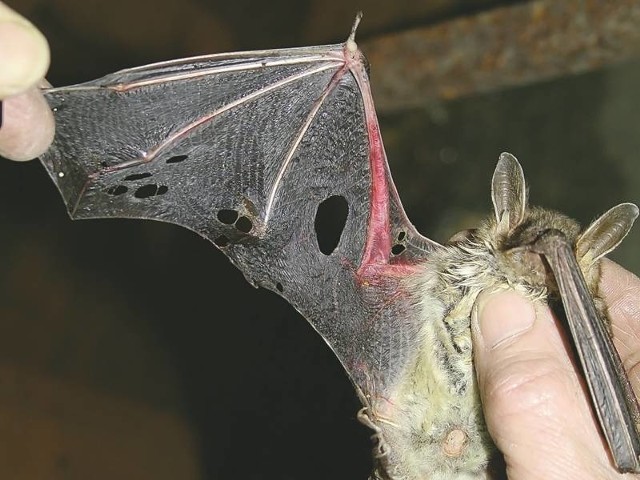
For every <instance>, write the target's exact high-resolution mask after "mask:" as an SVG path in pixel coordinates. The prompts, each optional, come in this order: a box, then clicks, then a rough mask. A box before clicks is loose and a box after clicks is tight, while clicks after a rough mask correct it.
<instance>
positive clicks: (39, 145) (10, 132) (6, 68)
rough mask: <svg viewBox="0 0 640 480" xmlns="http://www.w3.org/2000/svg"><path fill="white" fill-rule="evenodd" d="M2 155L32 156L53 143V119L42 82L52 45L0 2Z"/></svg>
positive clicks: (15, 158) (0, 134) (37, 154)
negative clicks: (41, 90)
mask: <svg viewBox="0 0 640 480" xmlns="http://www.w3.org/2000/svg"><path fill="white" fill-rule="evenodd" d="M0 64H1V65H2V68H0V101H1V102H2V107H1V108H2V111H1V112H0V113H1V117H0V118H1V120H2V125H1V126H0V156H2V157H5V158H8V159H11V160H30V159H32V158H35V157H37V156H39V155H41V154H42V153H43V152H44V151H45V150H46V149H47V148H48V147H49V145H50V144H51V141H52V140H53V133H54V122H53V115H52V113H51V110H50V109H49V107H48V106H47V103H46V102H45V100H44V98H43V97H42V94H41V93H40V90H39V86H40V85H41V83H42V82H43V79H44V76H45V74H46V72H47V69H48V68H49V46H48V44H47V41H46V39H45V38H44V36H43V35H42V34H41V33H40V32H39V31H38V30H37V29H36V28H35V27H34V26H33V25H32V24H31V23H30V22H29V21H27V20H26V19H24V18H23V17H21V16H20V15H18V14H17V13H16V12H15V11H13V10H12V9H10V8H9V7H8V6H6V5H5V4H4V3H2V2H0Z"/></svg>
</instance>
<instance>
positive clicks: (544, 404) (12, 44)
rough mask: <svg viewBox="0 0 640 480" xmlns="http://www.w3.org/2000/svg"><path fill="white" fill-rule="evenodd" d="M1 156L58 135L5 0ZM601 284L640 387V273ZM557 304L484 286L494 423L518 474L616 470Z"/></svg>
mask: <svg viewBox="0 0 640 480" xmlns="http://www.w3.org/2000/svg"><path fill="white" fill-rule="evenodd" d="M0 59H1V64H2V69H0V100H2V105H3V109H2V110H3V111H2V114H3V115H2V125H1V126H0V156H3V157H5V158H8V159H12V160H29V159H32V158H34V157H37V156H39V155H40V154H42V153H43V152H44V151H45V150H46V149H47V148H48V146H49V144H50V143H51V141H52V139H53V132H54V121H53V116H52V114H51V111H50V110H49V108H48V107H47V105H46V102H45V101H44V99H43V97H42V95H41V94H40V91H39V88H38V86H39V85H40V84H41V82H42V81H43V78H44V75H45V73H46V71H47V68H48V66H49V47H48V45H47V42H46V39H45V38H44V36H42V34H41V33H40V32H38V30H37V29H36V28H35V27H34V26H33V25H32V24H30V23H29V22H28V21H27V20H25V19H24V18H22V17H20V16H19V15H18V14H17V13H15V12H14V11H13V10H11V9H9V8H8V7H7V6H6V5H4V4H3V3H1V2H0ZM601 289H602V294H603V296H604V299H605V302H606V303H607V305H608V306H609V312H610V315H611V318H612V321H613V333H614V336H615V339H616V345H617V347H618V349H619V350H620V353H621V356H622V359H623V362H624V363H625V365H626V366H627V369H628V370H629V372H630V378H631V383H632V385H633V387H634V389H636V390H635V391H636V392H637V391H638V387H640V377H639V372H640V369H638V368H637V364H638V359H640V340H639V338H640V301H639V300H638V299H639V298H640V280H639V279H638V278H637V277H636V276H635V275H633V274H631V273H629V272H627V271H626V270H624V269H622V268H621V267H619V266H618V265H616V264H614V263H613V262H609V261H605V262H604V264H603V275H602V282H601ZM561 331H562V329H561V327H560V326H559V325H558V324H557V322H556V320H555V319H554V317H553V316H552V315H551V312H550V311H549V309H548V308H546V307H542V306H539V305H538V306H534V305H533V304H532V303H530V302H528V301H527V300H525V299H524V298H522V297H520V296H519V295H518V294H516V293H514V292H503V293H500V294H492V295H482V296H481V298H480V299H479V301H478V307H477V309H476V311H475V313H474V316H473V321H472V332H473V340H474V352H475V365H476V371H477V376H478V384H479V387H480V391H481V396H482V401H483V406H484V411H485V415H486V420H487V424H488V426H489V431H490V432H491V435H492V437H493V438H494V440H495V442H496V445H497V446H498V448H499V449H500V450H501V451H502V452H503V453H504V455H505V461H506V464H507V472H508V475H509V479H510V480H533V479H542V478H544V479H550V480H552V479H562V480H564V479H568V478H580V479H586V480H589V479H594V480H595V479H614V478H627V479H628V478H637V476H629V475H627V476H622V475H620V474H618V473H617V472H616V471H615V470H614V469H613V468H612V466H611V461H610V459H609V457H608V454H607V451H606V449H605V446H604V444H603V441H602V439H601V438H600V436H599V434H598V427H597V423H596V421H595V419H594V417H593V415H592V412H591V410H590V408H589V404H588V401H587V396H586V393H585V391H584V386H583V384H582V383H581V381H580V379H579V377H578V376H577V374H576V373H575V368H574V366H573V364H572V361H571V358H570V355H569V353H568V351H567V348H566V344H565V342H564V339H563V336H562V334H561Z"/></svg>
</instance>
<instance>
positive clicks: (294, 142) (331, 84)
mask: <svg viewBox="0 0 640 480" xmlns="http://www.w3.org/2000/svg"><path fill="white" fill-rule="evenodd" d="M347 71H348V69H347V66H346V65H344V66H343V67H342V68H340V69H339V70H338V71H337V72H336V73H335V74H334V75H333V77H332V78H331V81H330V82H329V83H328V84H327V86H326V87H325V89H324V91H323V92H322V95H320V97H319V98H318V99H317V100H316V101H315V102H314V103H313V106H312V107H311V110H310V111H309V114H308V115H307V117H306V118H305V120H304V122H303V124H302V126H301V127H300V129H299V130H298V133H297V135H296V136H295V137H294V138H293V140H292V141H291V145H290V146H289V149H288V151H287V154H286V156H285V158H284V160H283V162H282V165H281V166H280V168H279V169H278V173H277V175H276V178H275V180H274V182H273V185H272V186H271V190H270V192H269V196H268V199H267V206H266V209H265V217H264V223H265V225H267V224H268V222H269V217H270V216H271V212H272V210H273V204H274V202H275V198H276V194H277V192H278V188H279V187H280V184H281V182H282V178H283V177H284V175H285V173H286V171H287V169H288V168H289V165H290V164H291V159H292V158H293V156H294V155H295V152H296V150H297V149H298V146H299V145H300V142H301V141H302V138H303V137H304V135H305V133H306V132H307V130H308V129H309V126H310V125H311V123H312V122H313V120H314V119H315V118H316V116H317V115H318V111H319V110H320V107H322V105H323V104H324V102H325V100H326V99H327V97H328V96H329V94H331V92H333V90H334V89H335V88H336V87H337V86H338V84H339V83H340V80H341V79H342V77H343V76H344V74H345V72H347Z"/></svg>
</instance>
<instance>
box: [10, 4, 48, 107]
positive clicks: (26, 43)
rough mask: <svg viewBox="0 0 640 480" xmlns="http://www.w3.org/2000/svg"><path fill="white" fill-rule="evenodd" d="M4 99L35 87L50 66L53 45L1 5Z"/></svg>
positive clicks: (31, 26)
mask: <svg viewBox="0 0 640 480" xmlns="http://www.w3.org/2000/svg"><path fill="white" fill-rule="evenodd" d="M0 7H1V8H0V59H2V61H1V64H2V68H0V98H4V97H9V96H11V95H15V94H17V93H20V92H22V91H24V90H26V89H27V88H29V87H32V86H33V85H35V84H36V82H37V81H38V80H39V79H41V78H42V77H44V76H45V73H46V72H47V69H48V68H49V46H48V44H47V40H46V39H45V38H44V36H43V35H42V33H40V32H39V31H38V29H36V28H35V27H34V26H33V25H32V24H31V23H29V22H28V21H27V20H25V19H24V18H22V17H20V16H19V15H18V14H17V13H15V12H13V10H11V9H9V8H8V7H6V6H3V5H2V4H0Z"/></svg>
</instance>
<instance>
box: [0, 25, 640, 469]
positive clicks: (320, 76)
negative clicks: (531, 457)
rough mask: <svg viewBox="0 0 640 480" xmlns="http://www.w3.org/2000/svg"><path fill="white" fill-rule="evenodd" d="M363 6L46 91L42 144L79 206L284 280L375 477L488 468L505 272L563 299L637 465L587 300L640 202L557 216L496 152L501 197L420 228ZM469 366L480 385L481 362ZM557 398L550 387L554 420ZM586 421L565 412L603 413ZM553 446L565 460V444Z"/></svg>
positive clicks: (626, 408)
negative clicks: (480, 301)
mask: <svg viewBox="0 0 640 480" xmlns="http://www.w3.org/2000/svg"><path fill="white" fill-rule="evenodd" d="M358 20H359V19H358ZM358 20H357V21H358ZM357 21H356V24H355V25H354V28H353V31H352V34H351V36H350V37H349V39H348V40H347V41H346V42H345V43H344V44H340V45H328V46H319V47H307V48H297V49H281V50H266V51H256V52H238V53H235V54H220V55H211V56H203V57H197V58H192V59H182V60H176V61H170V62H161V63H157V64H153V65H148V66H145V67H138V68H133V69H128V70H123V71H120V72H116V73H114V74H111V75H107V76H105V77H103V78H102V79H98V80H95V81H93V82H87V83H85V84H81V85H75V86H71V87H64V88H57V89H48V90H46V92H45V95H46V98H47V101H48V102H49V105H50V107H51V110H52V111H53V112H54V113H55V115H56V121H57V123H58V127H59V128H58V131H57V132H56V140H55V141H54V145H53V146H52V148H51V149H50V150H49V151H48V152H47V153H46V154H45V155H44V156H43V157H42V158H41V161H42V163H43V165H44V166H45V168H46V169H47V170H48V173H49V175H50V177H51V179H52V180H53V181H54V183H55V184H56V185H57V187H58V189H59V190H60V193H61V194H62V196H63V198H64V200H65V203H66V204H67V208H68V211H69V213H70V215H71V216H72V217H73V218H105V217H129V218H143V219H153V220H161V221H166V222H171V223H175V224H178V225H182V226H185V227H187V228H189V229H191V230H193V231H195V232H197V233H199V234H200V235H202V236H203V237H205V238H207V239H209V240H210V241H211V242H212V243H214V244H215V245H216V246H217V247H219V248H220V249H221V250H222V251H223V252H224V253H225V254H226V255H227V256H228V257H229V258H230V259H231V261H232V262H233V263H234V264H235V265H236V266H238V267H239V268H240V269H241V270H242V271H243V273H244V274H245V276H246V278H247V280H249V282H251V283H252V284H253V285H254V286H262V287H264V288H267V289H270V290H272V291H274V292H276V293H278V294H279V295H281V296H283V297H284V298H286V299H287V300H288V301H289V302H290V303H291V304H292V305H293V306H294V307H295V308H296V309H298V311H300V312H301V313H302V314H303V315H304V316H306V317H307V319H308V320H309V322H310V323H311V324H312V326H313V327H314V328H315V329H316V330H317V331H318V332H319V333H320V334H321V335H322V336H323V338H324V339H325V341H326V342H327V343H328V344H329V346H330V347H331V348H332V350H333V351H334V353H335V354H336V356H337V357H338V359H339V361H340V362H341V363H342V365H343V366H344V367H345V369H346V370H347V373H348V374H349V376H350V378H351V380H352V381H353V383H354V386H355V388H356V391H357V393H358V394H359V396H360V399H361V400H362V403H363V405H364V408H363V409H362V411H361V413H360V415H359V418H360V419H361V420H362V421H363V423H365V424H367V425H368V426H370V427H371V428H372V429H373V430H374V439H375V448H374V457H375V461H376V469H375V471H374V474H373V477H372V478H376V479H377V478H380V479H382V478H384V479H388V480H396V479H398V480H399V479H403V480H405V479H415V480H418V479H422V478H425V477H427V478H432V479H438V480H440V479H442V480H444V479H447V480H449V479H454V478H455V479H462V478H464V479H470V478H477V479H480V478H488V477H487V475H488V474H490V471H491V467H490V466H489V461H490V460H491V458H492V457H493V453H494V452H495V449H494V445H493V442H492V439H491V438H490V436H489V433H488V432H487V426H486V425H485V423H484V420H483V412H482V410H481V405H480V401H479V400H480V397H479V393H480V392H479V391H478V389H477V385H476V382H475V376H474V373H473V366H472V350H471V332H470V328H469V327H470V323H471V319H470V317H471V315H472V310H473V308H474V305H475V303H476V298H478V296H479V295H481V294H482V293H483V292H485V291H487V290H504V289H509V288H513V289H515V290H518V291H520V292H524V293H526V294H527V295H528V297H529V298H531V299H536V300H540V301H546V300H547V299H550V300H553V299H556V300H557V299H558V298H561V299H562V302H563V304H564V306H565V312H566V315H567V319H568V322H569V326H570V328H571V333H572V336H573V338H574V341H575V344H576V349H577V352H578V353H579V358H580V360H581V363H582V365H583V370H584V372H585V377H586V379H587V384H588V386H589V390H590V393H591V396H592V398H593V402H594V406H595V411H596V412H597V415H598V417H599V420H600V425H601V426H602V428H603V430H604V431H605V434H606V435H605V436H606V439H607V442H608V446H609V449H610V451H611V452H612V453H613V457H614V463H615V465H617V466H618V468H619V470H620V471H640V470H638V469H639V468H640V467H639V466H638V452H639V451H640V445H638V442H639V440H638V435H637V431H636V428H637V427H636V420H638V419H639V418H638V417H640V415H638V407H637V403H636V400H635V397H633V398H632V392H631V388H630V386H629V383H628V381H627V380H626V377H625V375H624V372H623V371H622V367H621V363H620V361H619V359H618V357H617V354H615V351H614V350H613V347H612V344H611V340H610V339H609V336H608V333H607V332H606V331H605V329H606V327H604V323H603V322H602V321H601V319H602V315H601V314H603V313H604V312H603V311H602V309H601V308H599V309H597V308H596V306H595V305H594V302H593V300H592V299H591V296H592V295H596V294H597V293H598V292H597V290H598V289H597V280H598V278H599V277H598V276H599V263H598V260H599V259H600V258H601V257H602V256H603V255H605V254H606V253H608V252H609V251H611V250H612V249H613V248H615V246H616V245H617V244H618V243H619V242H620V241H621V240H622V238H624V236H625V235H626V233H627V231H628V230H629V228H631V224H632V223H633V220H635V218H636V216H637V214H638V209H637V207H635V205H632V204H621V205H619V206H617V207H614V208H613V209H611V210H610V211H609V212H607V213H605V214H604V215H603V216H601V217H600V218H599V219H598V220H596V221H595V222H594V223H592V225H591V226H589V227H588V228H587V229H586V230H585V231H580V228H579V226H578V225H577V224H576V223H575V222H573V221H571V220H570V219H568V218H566V217H564V216H563V215H561V214H558V213H555V212H550V211H546V210H542V209H536V208H529V207H528V205H527V199H526V185H525V183H524V175H523V173H522V169H521V167H520V164H519V163H518V162H517V160H516V159H515V158H514V157H513V156H511V155H509V154H503V155H502V156H501V158H500V161H499V162H498V167H497V168H496V171H495V173H494V177H493V182H492V199H493V203H494V207H495V208H494V215H493V216H492V217H491V218H489V219H487V221H486V222H485V223H483V224H482V225H481V227H480V228H479V229H478V230H476V231H474V232H469V233H468V235H466V236H465V235H463V236H461V237H459V238H458V239H457V240H456V241H455V242H453V243H452V244H447V245H439V244H437V243H436V242H434V241H432V240H430V239H428V238H426V237H423V236H422V235H420V234H419V233H418V232H417V230H416V229H415V228H414V227H413V226H412V225H411V223H410V222H409V220H408V219H407V217H406V215H405V213H404V211H403V208H402V205H401V203H400V199H399V196H398V194H397V192H396V189H395V186H394V184H393V181H392V179H391V177H390V173H389V169H388V165H387V163H386V154H385V152H384V147H383V145H382V139H381V136H380V129H379V125H378V121H377V117H376V114H375V108H374V105H373V99H372V96H371V91H370V87H369V79H368V75H367V68H366V60H365V59H364V57H363V55H362V53H361V52H360V51H359V50H358V47H357V45H356V44H355V28H356V26H357ZM177 98H189V99H193V100H194V103H184V102H176V101H175V100H176V99H177ZM8 130H9V132H11V130H10V129H8ZM1 144H2V139H1V138H0V145H1ZM14 157H15V156H14ZM334 200H335V201H337V202H338V204H339V205H341V207H342V209H343V210H344V224H343V226H342V227H341V228H342V230H341V232H340V234H339V235H338V238H337V239H336V244H335V245H333V246H332V247H330V248H328V249H327V248H323V247H322V246H321V245H320V240H319V235H318V231H317V230H318V229H317V227H316V224H317V220H318V218H319V217H320V216H321V212H322V211H323V210H324V208H325V207H326V204H327V203H328V202H330V201H334ZM583 275H584V276H585V277H586V281H585V278H583ZM552 276H553V277H555V280H554V278H553V277H552ZM567 298H569V300H570V301H567ZM598 307H602V305H598ZM583 310H584V311H587V313H589V315H583V314H582V313H584V312H583ZM489 311H490V310H489ZM576 312H577V313H576ZM543 317H544V315H542V314H540V315H539V316H538V318H537V320H536V321H534V322H533V326H532V327H530V329H529V332H532V333H534V332H535V331H536V327H537V326H540V325H542V326H544V325H545V323H544V322H543V321H539V320H542V319H543ZM583 321H584V323H581V322H583ZM481 323H482V324H484V323H485V322H482V321H481ZM576 325H577V326H576ZM585 325H586V326H585ZM576 328H578V330H576ZM593 328H595V329H596V330H598V331H597V332H596V333H595V334H593V333H592V330H590V329H593ZM576 332H577V333H576ZM526 333H527V332H525V334H526ZM487 338H489V337H487ZM544 338H545V339H546V336H545V337H544ZM512 340H514V341H515V337H514V338H513V339H512ZM500 345H501V346H508V342H503V343H502V344H500ZM549 345H551V346H556V347H557V346H558V345H561V343H559V344H558V343H555V344H554V343H553V342H549ZM525 353H526V352H525ZM476 355H477V356H478V358H482V357H481V355H482V352H479V353H478V352H476ZM567 358H568V357H567ZM564 365H565V366H566V368H567V370H570V371H571V372H573V370H572V369H570V363H569V362H565V363H564ZM478 372H479V375H480V385H485V388H486V383H483V382H484V381H485V380H486V379H487V378H489V379H490V377H486V376H485V377H483V373H482V367H480V369H479V370H478ZM497 372H498V373H500V371H499V370H497ZM527 373H531V372H521V374H522V376H521V377H518V380H519V381H520V382H521V384H526V378H527V376H526V374H527ZM523 379H524V380H523ZM522 382H524V383H522ZM579 386H580V384H579V382H578V380H577V377H575V378H574V380H573V387H574V388H572V389H571V392H573V393H576V392H578V393H576V395H577V398H579V399H582V400H580V401H582V406H583V407H584V408H583V409H582V410H580V409H571V413H573V412H588V408H587V404H586V400H585V399H584V396H583V395H582V392H581V391H580V388H579ZM600 386H603V387H606V388H605V389H604V394H602V392H601V391H600ZM488 391H489V392H491V390H488ZM483 392H484V399H485V401H487V402H488V399H490V398H491V397H490V396H487V390H485V391H483ZM544 392H547V393H546V395H549V394H553V392H554V390H553V389H551V390H549V391H547V390H544ZM557 400H560V398H558V399H557ZM514 405H516V404H514ZM564 406H567V405H564ZM562 407H563V405H562V404H561V403H559V402H558V403H557V404H555V403H554V408H556V411H555V413H557V414H558V415H560V416H561V417H560V418H565V417H563V416H562V415H566V411H565V409H564V408H562ZM487 411H488V412H491V411H492V410H491V408H490V403H488V404H487ZM503 411H505V412H508V409H504V410H503ZM552 413H554V412H552ZM570 418H571V417H570V416H568V417H566V419H568V420H570ZM585 418H586V417H585ZM588 418H589V419H591V417H588ZM583 419H584V418H578V419H577V420H578V421H577V422H576V423H574V422H573V421H569V423H570V424H572V425H575V426H579V427H578V428H583V429H584V431H585V432H586V431H587V427H594V426H595V423H594V422H593V420H592V419H591V420H592V421H591V424H588V425H586V424H585V422H582V421H581V420H583ZM632 420H633V421H632ZM587 423H588V422H587ZM625 427H626V428H625ZM489 429H490V431H489V432H490V433H493V435H494V437H497V438H495V441H496V442H497V444H498V446H499V447H501V448H502V449H503V450H504V451H505V454H506V456H507V461H508V462H509V461H510V460H513V459H514V458H516V457H515V456H514V455H513V452H510V451H509V448H512V447H513V445H514V443H513V440H511V441H509V442H508V443H505V440H504V438H503V437H501V436H500V434H499V433H498V432H499V431H498V430H495V424H494V423H492V421H490V422H489ZM589 431H590V432H595V431H597V430H595V429H590V430H589ZM544 433H545V432H543V434H544ZM550 433H552V434H554V435H556V437H557V435H558V434H559V433H558V432H553V431H552V432H550ZM520 434H522V435H525V434H526V435H528V437H527V438H531V432H520ZM556 437H553V436H552V437H550V439H551V440H553V439H554V438H556ZM505 438H506V437H505ZM582 438H583V437H582V435H578V436H576V437H575V440H576V441H581V439H582ZM585 438H586V437H585ZM565 440H566V439H565ZM525 443H526V442H525ZM545 445H551V446H553V442H550V443H545ZM507 447H508V448H507ZM589 449H590V448H589V446H588V448H587V450H589ZM603 452H604V449H602V450H601V451H600V453H603ZM531 453H532V452H529V454H531ZM547 453H548V455H550V456H551V457H552V458H554V459H559V460H560V461H562V460H563V457H562V456H561V455H559V453H558V450H557V449H554V448H550V449H549V451H548V452H547ZM600 457H602V458H606V457H605V454H604V453H603V454H602V455H600ZM596 458H599V457H596ZM537 460H538V461H539V460H540V459H537ZM564 460H565V461H568V462H573V463H574V464H576V465H579V464H581V463H582V461H583V459H581V458H579V455H571V456H569V458H565V459H564ZM574 460H575V461H574ZM585 461H586V459H585ZM509 465H510V464H509ZM602 465H606V462H604V461H603V463H602ZM593 468H595V467H592V465H589V464H587V465H586V466H585V467H584V468H583V469H582V471H588V472H593ZM508 473H512V471H511V470H509V471H508ZM574 473H577V471H574ZM570 474H571V475H573V473H570ZM595 475H596V476H597V477H598V478H601V477H602V475H600V472H598V471H596V472H595ZM562 478H565V477H564V476H563V477H562Z"/></svg>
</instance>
